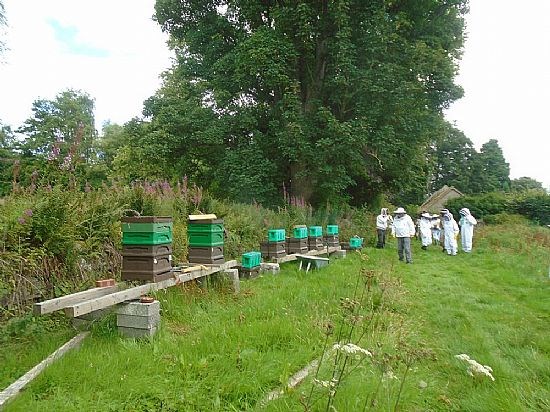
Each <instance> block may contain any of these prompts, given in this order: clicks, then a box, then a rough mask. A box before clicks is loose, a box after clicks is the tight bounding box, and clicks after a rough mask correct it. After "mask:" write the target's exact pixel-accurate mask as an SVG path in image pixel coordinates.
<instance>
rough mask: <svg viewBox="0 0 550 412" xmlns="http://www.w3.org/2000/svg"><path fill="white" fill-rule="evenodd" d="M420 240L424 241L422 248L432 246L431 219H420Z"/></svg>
mask: <svg viewBox="0 0 550 412" xmlns="http://www.w3.org/2000/svg"><path fill="white" fill-rule="evenodd" d="M420 239H421V240H422V246H429V245H431V244H432V222H431V220H429V219H425V218H422V219H420Z"/></svg>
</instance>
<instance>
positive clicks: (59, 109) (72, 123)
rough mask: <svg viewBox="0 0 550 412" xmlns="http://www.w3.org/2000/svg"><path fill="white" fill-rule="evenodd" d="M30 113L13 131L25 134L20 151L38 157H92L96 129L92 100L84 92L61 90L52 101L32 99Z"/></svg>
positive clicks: (84, 158)
mask: <svg viewBox="0 0 550 412" xmlns="http://www.w3.org/2000/svg"><path fill="white" fill-rule="evenodd" d="M32 112H33V115H32V117H30V118H29V119H27V120H26V121H25V123H24V124H23V125H22V126H21V127H20V128H19V129H18V130H17V132H18V133H22V134H24V135H25V136H26V137H25V139H24V141H23V143H22V145H21V148H22V149H23V151H25V152H26V153H27V154H29V155H33V156H37V157H39V158H49V159H68V158H69V157H70V158H71V159H69V160H74V159H75V158H79V159H82V160H85V161H86V162H90V161H91V160H92V158H93V153H92V145H93V143H94V139H95V137H96V136H97V132H96V130H95V126H94V100H93V99H92V98H91V97H90V96H89V95H88V94H87V93H85V92H82V91H79V90H65V91H62V92H60V93H59V94H58V95H57V96H56V97H55V99H54V100H47V99H38V100H35V101H34V103H33V105H32Z"/></svg>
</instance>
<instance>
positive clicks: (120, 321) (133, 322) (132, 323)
mask: <svg viewBox="0 0 550 412" xmlns="http://www.w3.org/2000/svg"><path fill="white" fill-rule="evenodd" d="M159 322H160V314H158V313H157V314H156V315H151V316H132V315H120V314H119V315H117V317H116V325H117V326H118V327H125V328H134V329H151V328H153V327H156V326H157V325H158V324H159Z"/></svg>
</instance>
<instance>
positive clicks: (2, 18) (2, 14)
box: [0, 1, 6, 56]
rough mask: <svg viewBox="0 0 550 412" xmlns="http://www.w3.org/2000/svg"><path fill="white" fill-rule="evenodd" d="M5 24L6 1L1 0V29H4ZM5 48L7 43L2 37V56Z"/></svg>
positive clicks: (0, 50)
mask: <svg viewBox="0 0 550 412" xmlns="http://www.w3.org/2000/svg"><path fill="white" fill-rule="evenodd" d="M5 25H6V9H5V8H4V3H3V2H2V1H0V30H2V28H3V26H5ZM0 33H1V32H0ZM5 48H6V44H5V43H4V40H3V39H2V38H0V56H1V55H2V53H3V52H4V50H5Z"/></svg>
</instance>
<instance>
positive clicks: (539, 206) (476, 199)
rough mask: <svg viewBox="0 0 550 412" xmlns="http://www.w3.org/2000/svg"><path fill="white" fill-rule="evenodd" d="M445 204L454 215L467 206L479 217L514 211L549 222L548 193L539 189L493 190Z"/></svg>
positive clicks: (541, 221)
mask: <svg viewBox="0 0 550 412" xmlns="http://www.w3.org/2000/svg"><path fill="white" fill-rule="evenodd" d="M446 206H447V208H449V210H450V211H452V212H453V214H455V216H456V215H457V214H458V211H459V210H460V209H461V208H463V207H467V208H469V209H470V211H471V212H472V214H473V215H474V216H475V217H477V218H480V219H485V218H486V217H487V216H490V215H499V214H502V213H508V214H514V213H515V214H519V215H522V216H525V217H527V218H528V219H530V220H531V221H533V222H535V223H538V224H541V225H547V224H550V194H548V193H545V192H540V191H531V192H523V193H513V194H506V193H502V192H494V193H486V194H481V195H474V196H464V197H460V198H456V199H452V200H450V201H449V202H447V205H446ZM493 220H494V218H493Z"/></svg>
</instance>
